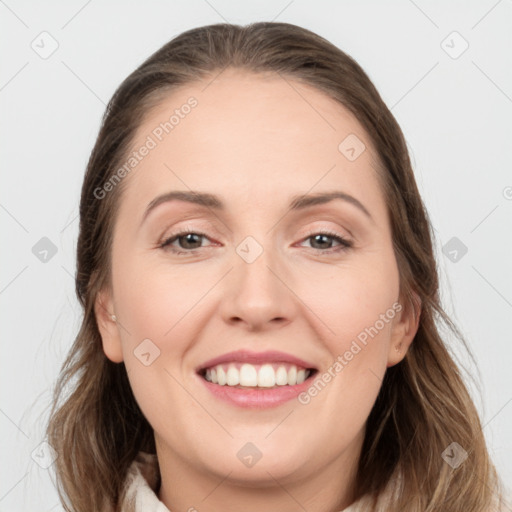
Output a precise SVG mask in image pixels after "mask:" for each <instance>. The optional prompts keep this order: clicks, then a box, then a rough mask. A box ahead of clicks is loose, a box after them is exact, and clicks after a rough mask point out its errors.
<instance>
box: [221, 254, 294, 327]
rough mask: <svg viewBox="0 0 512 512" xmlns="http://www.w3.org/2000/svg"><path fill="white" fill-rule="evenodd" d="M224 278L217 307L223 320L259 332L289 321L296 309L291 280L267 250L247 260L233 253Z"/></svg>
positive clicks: (280, 325)
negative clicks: (223, 285)
mask: <svg viewBox="0 0 512 512" xmlns="http://www.w3.org/2000/svg"><path fill="white" fill-rule="evenodd" d="M226 281H227V282H226V289H225V293H224V295H223V301H222V307H221V314H222V316H223V319H224V321H225V322H227V323H229V324H232V325H234V324H240V325H242V326H243V327H244V328H245V329H247V330H249V331H260V330H266V329H272V328H276V327H282V326H284V325H287V324H288V323H290V322H291V321H292V317H293V315H294V312H295V311H296V304H295V300H296V299H295V295H294V293H293V291H292V289H293V283H291V282H290V281H291V278H290V277H289V275H288V273H287V272H286V269H285V268H284V266H283V265H279V262H278V259H277V257H275V255H273V254H272V253H271V251H269V250H264V251H263V252H262V254H261V255H260V256H259V257H258V258H257V259H256V260H255V261H252V262H251V263H249V262H247V261H245V260H244V259H243V258H241V257H239V255H238V254H235V256H234V268H233V270H232V271H231V272H230V273H229V275H228V276H227V280H226Z"/></svg>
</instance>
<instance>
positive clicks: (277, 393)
mask: <svg viewBox="0 0 512 512" xmlns="http://www.w3.org/2000/svg"><path fill="white" fill-rule="evenodd" d="M198 378H199V379H200V380H201V381H202V383H203V384H204V385H205V386H206V389H208V391H210V392H211V393H212V394H213V395H214V396H216V397H217V398H219V399H220V400H223V401H225V402H228V403H230V404H232V405H236V406H238V407H243V408H248V409H267V408H269V407H277V406H278V405H281V404H284V403H285V402H288V401H289V400H292V399H294V398H296V397H297V395H299V394H300V393H302V392H303V391H305V390H306V389H307V388H309V386H311V383H312V381H313V378H312V377H311V376H310V377H309V378H307V379H306V380H305V381H304V382H303V383H302V384H295V385H294V386H277V387H274V388H257V389H255V388H247V389H242V388H235V387H232V386H228V385H227V384H226V385H224V386H219V385H218V384H213V383H212V382H209V381H207V380H206V379H204V378H203V377H202V376H201V375H198Z"/></svg>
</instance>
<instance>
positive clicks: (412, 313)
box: [387, 292, 421, 368]
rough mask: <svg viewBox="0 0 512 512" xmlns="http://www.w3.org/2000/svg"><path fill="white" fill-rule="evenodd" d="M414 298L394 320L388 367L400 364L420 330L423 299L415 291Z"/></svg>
mask: <svg viewBox="0 0 512 512" xmlns="http://www.w3.org/2000/svg"><path fill="white" fill-rule="evenodd" d="M413 295H414V298H413V300H412V301H411V302H410V303H409V304H408V305H407V306H406V307H405V308H403V309H402V311H401V312H400V314H399V316H397V317H395V319H394V320H393V327H392V333H391V342H390V345H389V351H388V363H387V367H388V368H390V367H391V366H394V365H396V364H398V363H399V362H400V361H402V359H403V358H404V357H405V355H406V354H407V351H408V350H409V347H410V346H411V343H412V342H413V340H414V337H415V336H416V333H417V332H418V327H419V324H420V316H421V299H420V298H419V296H418V295H417V294H416V293H415V292H413Z"/></svg>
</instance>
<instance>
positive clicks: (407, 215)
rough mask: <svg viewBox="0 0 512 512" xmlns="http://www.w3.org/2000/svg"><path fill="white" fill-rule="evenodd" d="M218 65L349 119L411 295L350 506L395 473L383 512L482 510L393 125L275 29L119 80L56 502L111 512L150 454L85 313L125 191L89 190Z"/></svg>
mask: <svg viewBox="0 0 512 512" xmlns="http://www.w3.org/2000/svg"><path fill="white" fill-rule="evenodd" d="M227 67H232V68H237V69H241V70H246V71H247V72H253V73H258V72H275V73H279V74H281V76H283V77H286V78H290V79H293V80H297V81H300V82H302V83H305V84H309V85H311V86H313V87H315V88H316V89H318V90H320V91H322V92H324V93H325V94H327V95H329V96H330V97H331V98H333V99H335V100H336V101H338V102H339V103H341V104H342V105H344V107H345V108H347V109H348V110H349V111H351V112H352V113H353V114H354V115H355V116H356V118H357V119H358V121H359V122H360V123H361V124H362V126H363V127H364V128H365V130H366V132H367V135H368V137H369V138H370V140H371V141H372V144H373V145H374V148H375V149H376V153H377V155H378V159H379V169H380V174H381V176H380V179H381V183H382V187H383V191H384V193H385V197H386V202H387V205H388V211H389V217H390V219H391V226H392V234H393V244H394V249H395V253H396V258H397V262H398V267H399V273H400V291H401V296H402V297H405V298H406V299H407V304H408V306H406V307H413V305H414V304H413V301H414V300H415V297H416V298H419V299H420V301H421V315H420V320H419V328H418V331H417V334H416V336H415V338H414V341H413V343H412V345H411V347H410V349H409V351H408V353H407V355H406V356H405V358H404V359H403V360H402V361H401V362H400V363H399V364H397V365H395V366H393V367H391V368H389V369H388V370H387V371H386V374H385V378H384V382H383V384H382V388H381V390H380V393H379V395H378V397H377V400H376V402H375V404H374V407H373V409H372V411H371V413H370V415H369V418H368V421H367V424H366V434H365V440H364V444H363V450H362V454H361V458H360V461H359V470H358V474H357V481H356V489H355V490H354V492H355V496H356V498H357V497H360V496H363V495H370V496H373V497H375V498H377V497H378V496H379V493H382V491H383V490H384V488H385V487H386V485H387V484H388V483H389V482H390V481H391V476H392V475H393V473H394V472H395V471H396V472H398V473H399V474H400V475H401V479H400V486H401V487H400V492H399V494H398V496H397V497H396V499H395V500H394V502H393V503H392V504H390V505H388V506H387V508H386V510H388V511H399V510H407V511H408V512H411V511H417V512H420V511H421V512H424V511H439V510H443V511H444V512H451V511H453V512H455V511H457V512H458V511H462V510H464V511H484V510H489V509H490V504H491V501H492V496H498V495H499V490H500V481H499V479H498V477H497V475H496V471H495V469H494V467H493V465H492V464H491V462H490V460H489V455H488V452H487V448H486V444H485V439H484V436H483V433H482V425H481V423H480V421H479V417H478V413H477V411H476V408H475V406H474V404H473V402H472V399H471V397H470V395H469V393H468V390H467V388H466V386H465V385H464V382H463V379H462V376H461V373H460V371H459V369H458V366H457V365H456V363H455V361H454V359H453V358H452V356H451V355H450V353H449V352H448V350H447V347H446V346H445V343H444V342H443V339H442V338H441V335H440V333H439V331H438V326H437V322H438V321H439V320H442V321H444V322H445V323H446V325H447V326H448V327H449V328H450V329H451V330H452V332H453V333H455V334H456V336H457V337H458V338H459V339H460V340H461V341H462V343H463V345H464V347H466V349H467V346H466V344H465V342H464V339H463V337H462V335H461V334H460V332H459V331H458V329H457V328H456V327H455V325H453V323H452V322H451V320H450V319H449V318H448V316H447V315H446V313H445V312H444V311H443V309H442V307H441V302H440V297H439V283H438V272H437V267H436V261H435V257H434V253H433V248H432V238H433V236H434V235H433V231H432V227H431V224H430V221H429V219H428V215H427V213H426V210H425V207H424V205H423V202H422V200H421V197H420V194H419V192H418V189H417V186H416V182H415V179H414V174H413V170H412V167H411V162H410V159H409V154H408V151H407V147H406V143H405V140H404V137H403V135H402V132H401V129H400V127H399V125H398V124H397V122H396V120H395V119H394V117H393V115H392V114H391V112H390V111H389V109H388V108H387V107H386V105H385V104H384V102H383V100H382V99H381V97H380V95H379V93H378V92H377V90H376V89H375V87H374V85H373V84H372V82H371V81H370V79H369V78H368V76H367V75H366V74H365V72H364V71H363V70H362V69H361V67H360V66H359V65H358V64H357V63H356V62H355V61H354V60H353V59H352V58H351V57H349V56H348V55H346V54H345V53H344V52H342V51H341V50H340V49H339V48H337V47H336V46H334V45H332V44H331V43H329V42H328V41H326V40H325V39H323V38H322V37H320V36H318V35H316V34H314V33H313V32H310V31H309V30H306V29H304V28H301V27H298V26H295V25H292V24H288V23H273V22H260V23H253V24H250V25H246V26H238V25H230V24H216V25H210V26H205V27H199V28H195V29H192V30H189V31H187V32H184V33H182V34H180V35H179V36H177V37H176V38H174V39H172V40H171V41H170V42H169V43H167V44H165V45H164V46H163V47H162V48H161V49H159V50H158V51H157V52H155V53H154V54H153V55H152V56H151V57H149V58H148V59H147V60H146V61H145V62H143V63H142V64H141V65H140V66H139V68H138V69H136V70H135V71H134V72H133V73H132V74H131V75H130V76H128V77H127V78H126V79H125V80H124V82H123V83H122V84H121V85H120V86H119V88H118V89H117V90H116V92H115V93H114V95H113V97H112V99H111V101H110V102H109V104H108V107H107V110H106V112H105V114H104V117H103V121H102V126H101V129H100V132H99V135H98V138H97V141H96V144H95V146H94V149H93V151H92V153H91V156H90V159H89V163H88V166H87V171H86V174H85V178H84V183H83V188H82V195H81V201H80V233H79V238H78V246H77V274H76V292H77V295H78V299H79V301H80V303H81V305H82V307H83V309H84V317H83V322H82V325H81V328H80V331H79V333H78V335H77V337H76V339H75V342H74V344H73V346H72V348H71V351H70V353H69V354H68V356H67V358H66V360H65V362H64V364H63V367H62V372H61V375H60V376H59V380H58V382H57V385H56V388H55V395H54V402H53V407H52V411H51V417H50V421H49V424H48V428H47V436H48V442H49V443H50V444H51V445H52V446H53V448H54V449H55V450H56V452H57V454H58V455H59V457H58V458H57V460H56V462H55V466H56V474H57V480H58V484H59V485H58V490H59V495H60V497H61V500H62V503H63V505H64V506H65V508H66V510H68V511H77V512H86V511H87V512H89V511H91V510H102V511H112V512H113V511H115V510H117V509H118V503H119V497H120V491H121V488H122V484H123V481H124V478H125V475H126V472H127V469H128V466H129V465H130V463H131V462H132V461H133V459H134V458H135V455H136V454H137V453H138V452H139V451H141V450H142V451H146V452H151V453H155V445H154V437H153V431H152V428H151V426H150V425H149V423H148V422H147V420H146V419H145V417H144V416H143V414H142V412H141V411H140V409H139V407H138V405H137V403H136V401H135V398H134V396H133V394H132V391H131V388H130V384H129V381H128V378H127V374H126V369H125V366H124V364H123V363H119V364H116V363H113V362H111V361H110V360H109V359H108V358H107V357H106V356H105V354H104V352H103V349H102V342H101V337H100V334H99V330H98V326H97V322H96V317H95V314H94V303H95V298H96V295H97V293H98V291H99V290H101V289H102V288H103V287H106V286H109V284H110V269H111V260H110V255H111V243H112V233H113V226H114V224H115V220H116V212H117V209H118V204H119V200H120V195H121V193H122V190H123V185H124V182H121V183H120V185H119V186H117V187H115V188H114V189H113V190H112V191H111V192H110V193H108V194H106V196H105V197H104V198H102V199H98V198H97V196H96V194H95V191H97V190H98V189H100V188H101V187H103V186H104V184H105V183H106V182H107V180H109V179H110V178H111V176H113V175H114V174H115V172H116V170H117V169H118V168H119V166H120V165H121V164H122V162H123V161H124V160H125V158H126V155H127V154H128V152H129V150H130V145H131V144H132V143H133V141H134V137H135V134H136V132H137V129H138V128H139V126H140V125H141V123H142V119H143V118H144V116H145V115H147V113H148V112H149V111H150V110H151V109H152V108H153V107H155V106H158V103H159V102H160V101H161V100H162V99H163V98H164V97H165V94H166V93H168V92H170V91H172V90H174V89H175V88H176V87H178V86H182V85H186V84H189V83H192V82H196V81H198V80H201V79H205V78H211V77H213V76H215V75H216V74H218V73H220V72H222V71H223V70H224V69H225V68H227ZM416 305H418V303H416ZM68 388H69V389H68ZM454 441H456V442H457V443H459V445H461V446H462V447H463V448H464V449H465V450H466V451H467V453H468V458H467V460H466V461H465V462H464V463H463V464H462V465H460V466H459V467H458V468H457V469H456V470H455V469H453V468H452V467H450V466H449V465H448V464H447V463H446V462H445V461H444V460H443V458H442V457H441V454H442V452H443V451H444V450H445V449H446V448H447V447H448V446H449V445H450V444H451V443H452V442H454Z"/></svg>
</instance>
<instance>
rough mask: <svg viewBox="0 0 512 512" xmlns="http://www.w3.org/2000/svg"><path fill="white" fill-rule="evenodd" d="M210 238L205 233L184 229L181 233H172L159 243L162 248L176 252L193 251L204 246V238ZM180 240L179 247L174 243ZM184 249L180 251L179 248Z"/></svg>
mask: <svg viewBox="0 0 512 512" xmlns="http://www.w3.org/2000/svg"><path fill="white" fill-rule="evenodd" d="M204 238H208V237H207V236H206V235H205V234H204V233H199V232H196V231H182V232H180V233H175V234H172V235H171V236H170V237H169V238H166V239H165V240H164V241H163V242H162V243H160V244H159V245H158V247H159V248H160V249H165V250H168V251H171V252H173V253H175V254H186V253H193V252H194V251H195V250H197V249H200V248H201V247H202V244H201V242H202V240H203V239H204ZM175 242H178V247H176V246H175V245H173V244H174V243H175ZM180 248H181V249H184V251H180V250H179V249H180Z"/></svg>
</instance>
